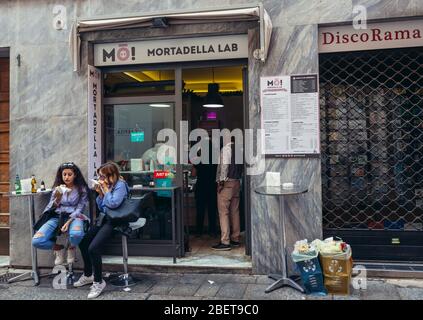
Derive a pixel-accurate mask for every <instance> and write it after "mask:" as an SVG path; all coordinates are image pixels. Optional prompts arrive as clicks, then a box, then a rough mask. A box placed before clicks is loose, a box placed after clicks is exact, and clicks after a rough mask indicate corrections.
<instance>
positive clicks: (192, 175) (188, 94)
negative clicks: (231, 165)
mask: <svg viewBox="0 0 423 320" xmlns="http://www.w3.org/2000/svg"><path fill="white" fill-rule="evenodd" d="M244 72H245V66H244V65H242V64H233V65H222V66H213V65H211V66H199V67H191V68H190V67H188V68H183V69H182V82H183V94H182V120H183V121H186V122H187V124H188V131H189V132H192V131H193V130H195V129H203V130H205V131H204V133H205V132H207V135H208V136H209V137H211V136H212V134H211V133H212V130H213V129H219V130H222V129H228V130H230V131H232V130H235V129H240V130H242V132H244V128H245V126H244V102H245V94H244V93H245V90H244V88H245V81H244ZM198 141H199V140H197V141H191V142H190V147H193V145H195V144H196V143H197V142H198ZM208 145H209V147H211V146H212V143H211V142H210V143H209V144H208ZM217 148H219V146H217ZM197 155H198V157H201V151H199V153H198V154H197ZM209 162H212V154H211V150H209ZM216 170H217V164H213V163H209V164H197V165H193V164H191V163H190V164H189V165H185V166H184V168H183V172H184V215H185V229H186V231H187V233H188V234H189V255H191V256H193V257H195V258H198V259H201V258H202V257H210V256H214V257H216V259H218V258H219V257H222V258H225V257H231V258H234V259H240V260H242V259H243V257H245V255H246V243H248V235H247V234H248V232H246V230H247V228H246V220H247V219H246V216H247V214H246V212H247V208H246V206H245V204H244V203H245V201H244V200H245V196H244V195H245V192H244V190H243V189H242V188H241V192H240V202H239V215H240V230H241V239H240V246H239V247H238V246H237V247H234V246H232V247H231V250H230V251H229V250H228V251H216V250H213V249H212V247H213V245H216V244H218V243H219V242H220V234H221V233H220V223H219V210H218V206H217V194H216V184H215V181H216ZM242 185H243V186H245V180H244V181H243V184H242Z"/></svg>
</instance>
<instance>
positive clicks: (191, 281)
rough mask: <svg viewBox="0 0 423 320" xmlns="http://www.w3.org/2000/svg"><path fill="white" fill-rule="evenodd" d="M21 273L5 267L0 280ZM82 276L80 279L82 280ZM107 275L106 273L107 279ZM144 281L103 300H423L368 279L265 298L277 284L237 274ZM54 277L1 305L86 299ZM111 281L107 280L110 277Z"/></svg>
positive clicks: (420, 292)
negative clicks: (344, 288) (58, 285)
mask: <svg viewBox="0 0 423 320" xmlns="http://www.w3.org/2000/svg"><path fill="white" fill-rule="evenodd" d="M7 272H16V271H13V270H9V271H8V270H7V268H0V276H1V275H2V274H5V273H7ZM79 275H80V273H77V274H76V278H78V277H79ZM106 276H107V274H106ZM134 276H135V277H137V278H139V279H140V282H139V283H137V285H135V286H133V287H131V291H129V292H125V291H123V290H122V289H117V288H115V287H113V286H111V285H110V284H108V285H107V287H106V289H105V292H104V293H103V294H102V295H101V296H100V297H99V298H98V299H100V300H101V299H103V300H115V299H116V300H121V299H125V300H250V299H254V300H291V299H292V300H310V299H319V300H320V299H322V300H345V299H347V300H379V299H380V300H381V299H383V300H388V299H391V300H398V299H407V300H408V299H413V300H415V299H418V300H423V280H410V279H402V280H400V279H368V280H367V283H366V284H367V288H365V289H361V290H354V289H352V291H351V293H350V295H349V296H337V295H327V296H322V297H321V296H318V297H316V296H309V295H303V294H301V293H299V292H297V291H295V290H293V289H290V288H282V289H278V290H275V291H273V292H271V293H268V294H266V293H265V292H264V290H265V288H266V287H267V286H269V285H270V284H271V283H272V280H271V279H269V278H268V277H267V276H264V275H234V274H191V273H190V274H175V273H172V274H161V273H154V274H153V273H141V274H140V273H137V274H134ZM53 278H54V276H49V277H43V278H42V279H41V283H40V285H39V286H37V287H34V286H33V281H31V280H27V281H20V282H15V283H12V284H8V283H5V282H0V300H79V299H82V300H85V299H86V298H87V294H88V290H89V288H88V286H87V287H83V288H78V289H77V288H69V289H66V290H64V289H54V288H53ZM106 279H107V278H106Z"/></svg>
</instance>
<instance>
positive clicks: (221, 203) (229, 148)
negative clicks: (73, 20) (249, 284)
mask: <svg viewBox="0 0 423 320" xmlns="http://www.w3.org/2000/svg"><path fill="white" fill-rule="evenodd" d="M242 169H243V166H242V164H236V162H235V143H234V141H233V139H232V141H230V142H229V143H227V144H225V145H224V146H223V148H222V150H221V152H220V163H219V165H218V166H217V171H216V182H217V208H218V210H219V222H220V230H221V236H220V243H218V244H217V245H214V246H213V247H212V248H213V249H214V250H219V251H224V250H231V247H239V245H240V217H239V202H240V200H239V197H240V189H241V177H242Z"/></svg>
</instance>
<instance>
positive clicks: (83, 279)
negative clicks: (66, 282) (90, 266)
mask: <svg viewBox="0 0 423 320" xmlns="http://www.w3.org/2000/svg"><path fill="white" fill-rule="evenodd" d="M93 282H94V276H91V277H87V276H85V274H83V275H82V276H81V277H80V278H79V280H78V281H77V282H75V283H74V284H73V286H74V287H76V288H79V287H82V286H86V285H87V284H92V283H93Z"/></svg>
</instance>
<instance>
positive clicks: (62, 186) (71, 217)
mask: <svg viewBox="0 0 423 320" xmlns="http://www.w3.org/2000/svg"><path fill="white" fill-rule="evenodd" d="M87 203H88V186H87V183H86V182H85V179H84V177H83V175H82V173H81V170H79V168H78V167H77V166H76V165H75V164H74V163H73V162H68V163H64V164H62V165H61V166H60V167H59V169H57V173H56V179H55V181H54V184H53V192H52V195H51V198H50V201H49V203H48V205H47V207H46V208H45V209H44V212H43V215H42V217H41V218H40V220H39V221H38V222H37V223H36V224H35V226H34V229H35V230H38V231H37V232H36V233H35V235H34V237H33V238H32V245H33V246H34V247H36V248H38V249H44V250H51V249H53V251H54V254H55V256H56V259H55V261H54V264H55V265H59V264H64V263H65V257H64V254H65V250H64V247H63V246H62V245H59V244H56V241H55V240H56V239H55V238H56V236H57V235H58V233H59V232H60V231H61V232H66V231H68V230H69V242H70V247H69V248H68V256H67V263H68V264H69V263H73V262H74V261H75V248H76V246H77V245H78V244H79V243H80V242H81V240H82V238H83V237H84V221H85V220H88V217H87V216H85V215H84V214H82V212H83V210H84V208H85V206H86V205H87ZM61 222H63V223H64V224H63V225H61Z"/></svg>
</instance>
